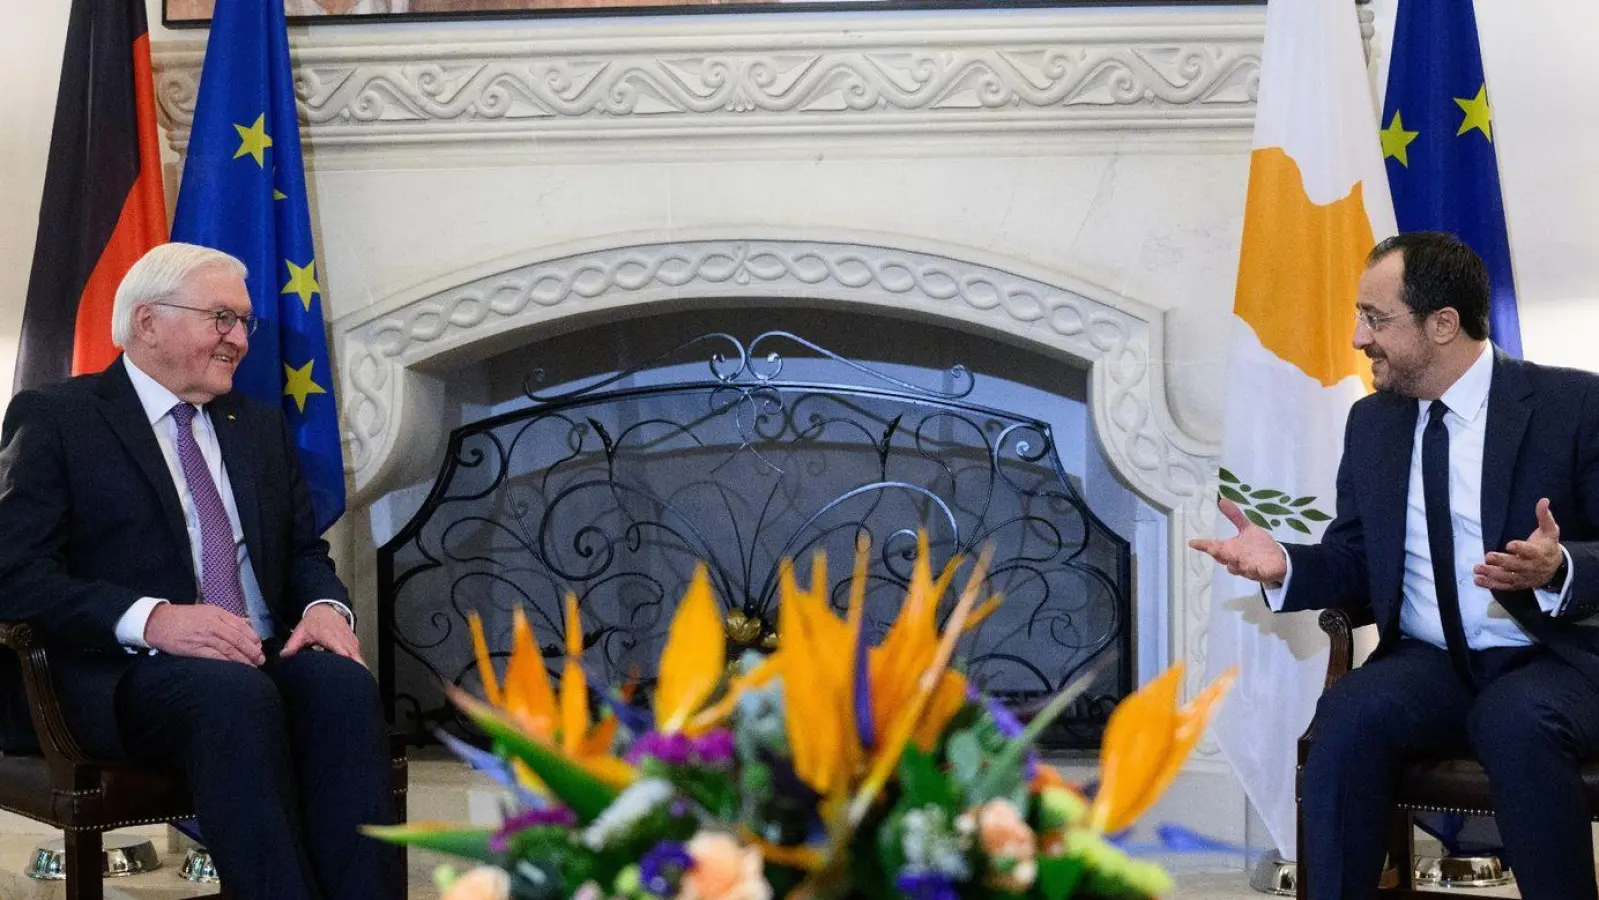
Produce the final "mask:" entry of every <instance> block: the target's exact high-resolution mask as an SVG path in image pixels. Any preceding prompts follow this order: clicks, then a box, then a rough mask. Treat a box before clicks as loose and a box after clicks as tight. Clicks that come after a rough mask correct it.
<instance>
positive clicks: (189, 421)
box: [172, 403, 250, 619]
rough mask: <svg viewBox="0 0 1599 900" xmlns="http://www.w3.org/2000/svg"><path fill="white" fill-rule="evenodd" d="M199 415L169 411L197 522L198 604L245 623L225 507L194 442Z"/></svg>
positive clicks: (185, 408) (183, 409) (184, 407)
mask: <svg viewBox="0 0 1599 900" xmlns="http://www.w3.org/2000/svg"><path fill="white" fill-rule="evenodd" d="M197 412H198V410H196V409H195V408H194V407H193V406H190V405H189V404H187V403H179V404H178V405H177V406H174V407H172V420H173V421H174V422H177V423H178V463H179V464H180V465H182V466H183V478H184V480H186V481H187V482H188V483H189V495H190V496H191V497H193V498H194V512H195V515H196V516H197V517H198V518H199V519H200V593H201V598H200V599H201V600H202V601H204V602H206V603H209V604H211V605H212V606H219V607H221V608H223V609H225V610H227V611H228V612H230V613H233V614H234V615H236V616H238V617H240V618H243V619H248V618H249V617H250V615H249V612H248V610H246V609H245V605H244V588H243V586H241V585H240V584H239V558H238V554H237V552H236V550H235V546H234V543H233V525H232V524H231V523H230V522H229V521H228V510H227V507H225V506H223V505H222V495H221V494H219V493H217V485H216V482H215V481H212V480H211V470H210V469H209V468H207V467H206V464H205V457H204V456H201V455H200V445H199V444H198V443H196V442H195V440H194V427H193V426H194V416H195V414H196V413H197Z"/></svg>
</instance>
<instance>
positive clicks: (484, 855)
mask: <svg viewBox="0 0 1599 900" xmlns="http://www.w3.org/2000/svg"><path fill="white" fill-rule="evenodd" d="M361 832H362V833H363V834H365V835H367V836H368V837H374V838H377V839H378V840H380V841H383V842H384V843H388V844H399V845H401V846H405V847H422V848H424V849H427V850H437V851H438V852H440V853H448V854H450V855H452V856H460V857H465V858H466V859H475V860H478V861H479V862H488V861H490V860H492V859H494V858H495V856H496V854H495V853H494V851H492V850H490V849H489V837H490V836H491V835H493V834H494V829H492V828H456V827H453V826H448V825H444V826H441V825H437V824H428V823H426V822H413V823H410V824H407V825H363V826H361Z"/></svg>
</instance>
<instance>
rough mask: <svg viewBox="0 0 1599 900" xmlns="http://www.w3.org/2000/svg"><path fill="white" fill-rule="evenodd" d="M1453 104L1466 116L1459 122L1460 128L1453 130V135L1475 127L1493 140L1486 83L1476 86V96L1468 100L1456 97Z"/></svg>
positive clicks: (1459, 134)
mask: <svg viewBox="0 0 1599 900" xmlns="http://www.w3.org/2000/svg"><path fill="white" fill-rule="evenodd" d="M1455 105H1456V106H1458V107H1460V108H1461V109H1462V110H1463V111H1464V112H1465V113H1466V118H1465V119H1464V120H1463V121H1462V122H1461V123H1460V130H1459V131H1457V132H1455V137H1460V136H1461V135H1463V134H1465V133H1466V132H1468V131H1470V130H1471V129H1473V128H1475V129H1477V130H1478V131H1481V132H1482V136H1483V137H1485V138H1487V139H1488V140H1489V141H1490V142H1491V141H1493V139H1494V130H1493V122H1492V118H1493V114H1492V112H1491V111H1490V110H1489V109H1488V85H1486V84H1485V85H1483V86H1482V87H1480V88H1477V96H1475V97H1473V98H1471V99H1470V100H1465V99H1462V98H1460V97H1456V98H1455Z"/></svg>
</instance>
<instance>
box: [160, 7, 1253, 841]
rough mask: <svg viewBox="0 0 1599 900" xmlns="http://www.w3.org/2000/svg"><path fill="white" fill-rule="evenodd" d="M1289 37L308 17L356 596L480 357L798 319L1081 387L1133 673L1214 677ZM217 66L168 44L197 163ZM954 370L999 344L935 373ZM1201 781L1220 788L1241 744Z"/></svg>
mask: <svg viewBox="0 0 1599 900" xmlns="http://www.w3.org/2000/svg"><path fill="white" fill-rule="evenodd" d="M1263 25H1264V7H1263V6H1251V7H1221V6H1174V7H1163V8H1153V7H1151V8H1144V7H1138V8H1092V9H1088V8H1069V9H1054V10H988V11H927V12H921V13H912V12H895V13H854V14H850V13H837V14H802V15H801V14H796V15H760V16H693V17H681V18H625V19H604V20H561V21H551V22H530V21H514V22H498V23H483V22H474V23H446V24H434V25H423V24H408V25H403V26H393V25H391V26H334V25H324V26H316V27H313V28H309V29H300V28H296V29H295V34H294V35H292V41H293V47H294V54H295V58H296V64H297V67H298V70H299V75H298V79H297V87H298V90H299V93H300V95H301V98H302V100H303V107H302V108H303V111H304V116H305V121H306V131H305V134H306V139H305V147H306V153H307V167H308V170H309V171H310V179H311V189H312V193H313V196H312V216H313V220H314V221H315V222H316V223H317V228H318V239H319V247H320V254H319V256H318V260H319V262H320V264H321V265H320V267H319V271H318V274H319V275H320V276H321V279H322V287H323V289H324V291H325V292H326V293H325V301H326V302H327V304H328V306H329V308H330V309H331V311H332V316H333V321H332V322H331V323H330V327H331V334H332V338H333V342H334V343H333V345H332V349H333V354H334V357H335V359H334V363H335V367H336V369H337V370H338V377H339V382H338V386H337V390H338V392H339V403H340V405H341V409H342V418H343V424H344V428H345V431H346V435H347V443H346V445H345V449H346V464H347V466H348V467H349V471H350V506H351V513H350V515H347V516H346V523H345V524H344V525H343V526H342V528H343V532H342V534H341V535H339V540H338V541H337V543H338V545H339V547H340V556H341V559H340V564H341V567H342V569H343V571H345V572H346V573H347V574H348V575H349V577H350V578H351V580H352V581H353V582H354V583H355V586H356V593H357V595H358V596H365V597H369V596H370V593H371V592H370V590H368V588H370V582H371V578H372V575H371V572H372V560H371V556H372V554H371V547H372V546H373V543H374V540H375V541H377V542H381V541H382V540H384V539H386V538H387V537H388V536H389V535H390V534H392V531H393V528H394V527H396V523H395V522H393V521H390V520H389V514H388V513H385V512H384V510H385V509H386V508H387V507H385V505H384V503H379V504H378V506H377V507H376V509H377V510H378V511H379V514H378V515H377V516H374V515H373V510H374V505H373V504H374V503H375V502H377V501H380V500H381V499H382V498H385V497H387V496H397V495H395V494H394V492H400V494H401V495H403V494H404V492H405V491H407V490H410V491H413V492H414V491H415V490H417V486H418V485H425V484H426V483H427V482H429V481H430V480H431V479H432V477H433V476H434V474H435V473H436V472H437V470H438V466H439V463H440V459H441V453H442V447H443V438H444V437H445V436H446V435H447V433H448V431H449V430H450V429H451V428H452V427H454V426H456V425H458V424H460V423H461V422H463V421H468V420H470V419H471V418H473V417H474V416H475V415H478V414H481V412H482V406H481V402H480V401H479V400H476V399H474V398H475V397H477V395H476V394H474V393H473V390H474V389H473V388H472V387H471V385H470V384H468V383H466V382H471V381H472V376H471V373H472V372H474V371H478V370H479V369H481V366H482V365H483V364H484V363H485V361H487V360H490V359H492V358H494V357H496V356H498V355H500V354H503V353H505V352H506V351H508V350H512V349H514V348H516V347H519V346H523V345H526V344H529V343H532V342H534V341H537V340H548V339H550V338H552V337H555V336H559V335H563V334H568V333H575V332H577V331H578V330H579V329H582V328H585V327H587V325H589V324H592V323H593V322H594V321H597V320H606V319H609V320H616V319H618V318H622V319H625V318H629V317H637V316H645V315H654V314H657V313H661V312H666V311H669V310H672V309H675V308H678V307H680V306H682V305H684V304H689V305H693V306H695V307H696V308H700V309H715V308H717V307H718V306H719V305H720V306H722V307H724V308H725V307H727V306H729V305H734V306H736V305H740V304H746V303H761V304H783V303H789V304H793V305H794V306H796V307H797V308H810V307H825V308H827V309H828V310H829V311H830V314H831V315H851V314H859V315H862V316H863V317H866V318H863V321H870V320H872V317H879V316H888V317H890V318H895V317H897V318H902V319H903V318H911V319H916V320H920V321H929V322H936V323H938V324H939V325H940V326H943V327H947V328H949V329H954V330H956V331H961V332H966V333H970V334H974V335H981V336H983V337H985V338H989V339H992V340H994V341H997V342H999V344H1001V345H1010V346H1014V347H1019V348H1023V349H1025V350H1028V351H1031V352H1032V353H1035V354H1037V355H1039V356H1040V357H1041V358H1045V359H1048V360H1054V361H1057V362H1058V364H1059V365H1060V366H1061V367H1062V371H1063V372H1065V371H1068V370H1069V371H1071V372H1074V373H1085V374H1086V386H1085V392H1084V397H1083V400H1084V402H1085V404H1086V407H1087V409H1088V418H1089V422H1090V424H1091V432H1092V435H1093V439H1094V440H1095V441H1096V442H1097V447H1098V452H1099V453H1100V454H1101V455H1102V456H1103V458H1104V460H1105V461H1106V464H1107V465H1108V467H1109V470H1110V472H1111V473H1112V474H1113V475H1114V477H1115V478H1116V479H1117V480H1119V481H1120V482H1121V484H1122V485H1124V486H1125V487H1126V488H1127V489H1129V490H1131V491H1132V492H1133V493H1135V494H1136V495H1137V497H1138V498H1140V500H1141V501H1142V503H1144V504H1145V505H1146V506H1147V508H1148V509H1150V510H1152V511H1154V516H1153V517H1152V518H1151V519H1150V520H1149V521H1147V522H1143V523H1141V524H1140V525H1139V526H1138V527H1137V528H1136V531H1137V533H1136V535H1133V534H1130V535H1127V537H1129V538H1130V539H1132V540H1133V541H1134V549H1135V554H1136V555H1137V558H1138V560H1139V562H1138V576H1139V591H1138V598H1137V603H1136V608H1137V610H1138V617H1139V634H1140V637H1139V649H1138V654H1137V655H1138V664H1137V674H1138V676H1139V677H1140V678H1141V679H1142V678H1147V677H1148V676H1150V675H1152V674H1154V671H1156V670H1158V668H1159V667H1164V666H1165V665H1167V664H1169V663H1170V662H1173V661H1176V660H1186V661H1187V662H1188V663H1189V666H1190V668H1189V685H1190V687H1192V686H1193V685H1195V684H1197V683H1199V682H1200V681H1201V680H1202V679H1203V676H1204V657H1205V648H1206V643H1207V634H1206V628H1207V622H1208V618H1209V578H1210V571H1211V570H1210V567H1209V565H1207V564H1205V563H1204V561H1203V560H1202V558H1199V557H1198V556H1197V555H1196V554H1191V553H1189V552H1187V551H1186V549H1185V546H1184V545H1185V542H1186V541H1187V540H1188V539H1189V538H1190V537H1193V536H1195V535H1198V534H1202V533H1208V531H1209V527H1210V522H1211V520H1212V513H1211V508H1210V504H1209V500H1208V498H1209V497H1210V496H1211V495H1212V478H1213V475H1212V471H1213V468H1214V461H1215V454H1216V453H1217V450H1218V447H1217V440H1218V436H1219V435H1218V429H1219V421H1220V414H1219V412H1220V399H1221V398H1220V380H1221V374H1222V370H1221V357H1220V349H1219V348H1220V346H1221V345H1223V344H1224V341H1223V340H1222V336H1223V330H1224V317H1223V316H1222V313H1223V312H1224V311H1226V310H1227V309H1228V308H1230V305H1231V295H1232V281H1233V277H1234V273H1235V265H1236V260H1237V242H1238V235H1239V231H1240V227H1241V214H1242V206H1243V196H1244V185H1245V181H1246V177H1247V166H1248V142H1249V127H1250V124H1251V121H1252V116H1253V105H1254V97H1255V92H1256V83H1257V79H1258V72H1259V69H1258V61H1259V45H1260V40H1261V35H1262V29H1263ZM202 55H203V44H201V43H195V42H187V41H167V42H162V43H160V44H158V45H157V46H156V48H155V60H156V68H157V97H158V101H159V103H160V108H161V113H162V117H163V122H164V124H165V126H166V127H167V128H168V130H169V136H170V140H171V147H172V149H173V150H174V151H175V152H176V153H177V154H178V155H179V156H181V154H182V152H183V148H184V147H185V144H186V140H187V134H188V132H187V129H188V127H189V125H190V123H191V122H192V118H193V109H194V102H195V91H196V86H197V83H198V76H199V69H200V64H201V61H202ZM176 181H177V168H176V167H175V166H174V167H173V169H172V171H171V172H170V173H169V179H168V183H169V184H175V183H176ZM949 362H962V363H965V364H967V365H972V366H976V365H979V364H980V363H981V362H982V361H981V360H974V359H956V360H931V361H929V362H928V365H929V366H931V367H938V366H942V365H945V364H947V363H949ZM1074 377H1079V376H1074ZM400 506H402V507H403V506H404V504H403V503H402V504H400ZM366 602H369V601H366ZM363 639H364V640H365V641H368V642H371V641H372V637H371V635H370V634H366V635H363ZM1194 766H1195V767H1196V768H1197V769H1198V770H1201V771H1204V770H1208V771H1212V772H1219V771H1220V768H1219V767H1220V762H1219V760H1218V759H1217V757H1216V756H1215V754H1214V750H1213V749H1210V750H1203V749H1202V751H1201V753H1200V754H1198V756H1197V757H1196V761H1195V763H1194ZM1228 790H1230V791H1232V794H1231V795H1229V796H1234V795H1236V789H1235V788H1230V787H1229V788H1228ZM1209 802H1211V803H1212V806H1213V807H1214V802H1215V801H1214V799H1212V800H1211V801H1209ZM1228 802H1230V803H1234V804H1235V808H1236V809H1238V810H1239V811H1240V815H1239V816H1238V821H1239V822H1241V821H1242V815H1241V810H1242V802H1241V800H1239V799H1236V797H1235V798H1234V799H1233V800H1230V801H1228Z"/></svg>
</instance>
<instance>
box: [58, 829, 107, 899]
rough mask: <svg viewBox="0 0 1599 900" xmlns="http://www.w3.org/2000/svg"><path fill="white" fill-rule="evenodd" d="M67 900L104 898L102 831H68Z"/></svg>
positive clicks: (66, 838)
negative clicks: (101, 875)
mask: <svg viewBox="0 0 1599 900" xmlns="http://www.w3.org/2000/svg"><path fill="white" fill-rule="evenodd" d="M63 842H64V844H65V845H66V846H65V849H66V851H67V858H66V868H67V883H66V895H67V897H66V900H104V897H105V892H104V890H103V889H102V888H103V886H102V885H101V884H100V832H98V831H68V832H65V833H64V838H63Z"/></svg>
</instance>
